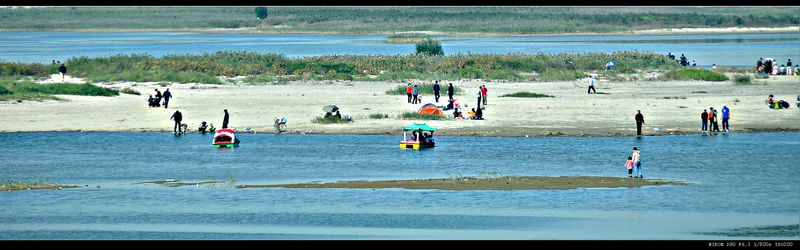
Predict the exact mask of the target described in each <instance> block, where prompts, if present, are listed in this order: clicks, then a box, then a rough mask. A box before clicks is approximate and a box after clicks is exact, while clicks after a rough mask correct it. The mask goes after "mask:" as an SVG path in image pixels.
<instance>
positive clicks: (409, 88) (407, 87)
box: [406, 83, 411, 103]
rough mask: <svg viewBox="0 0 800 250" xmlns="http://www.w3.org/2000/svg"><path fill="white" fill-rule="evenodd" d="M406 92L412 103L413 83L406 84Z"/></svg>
mask: <svg viewBox="0 0 800 250" xmlns="http://www.w3.org/2000/svg"><path fill="white" fill-rule="evenodd" d="M406 94H407V95H408V103H411V84H410V83H409V84H408V86H406Z"/></svg>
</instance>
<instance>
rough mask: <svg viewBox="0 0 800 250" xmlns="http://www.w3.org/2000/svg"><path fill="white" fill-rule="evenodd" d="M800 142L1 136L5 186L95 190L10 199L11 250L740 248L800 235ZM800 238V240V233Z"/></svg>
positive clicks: (6, 223) (7, 234)
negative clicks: (348, 185) (133, 244)
mask: <svg viewBox="0 0 800 250" xmlns="http://www.w3.org/2000/svg"><path fill="white" fill-rule="evenodd" d="M799 135H800V134H798V133H756V134H720V135H715V136H703V135H685V136H652V137H644V138H640V139H637V138H632V137H618V138H492V137H437V143H438V144H437V147H436V148H432V149H426V150H401V149H400V148H399V146H398V142H399V140H400V136H384V135H301V134H284V135H275V134H243V135H241V137H242V143H241V146H240V147H237V148H233V149H214V148H212V147H211V145H210V143H211V135H210V134H206V135H200V134H189V135H186V136H180V137H175V136H173V135H172V134H171V133H157V132H147V133H140V132H85V133H82V132H43V133H0V139H1V140H2V141H5V142H7V143H9V145H13V147H7V148H6V153H5V154H3V162H4V164H2V165H1V166H0V178H7V179H14V180H20V179H31V178H36V179H48V180H51V181H55V182H57V183H59V184H66V185H79V186H81V187H79V188H70V189H63V190H43V191H14V192H0V201H2V204H3V205H2V208H3V209H2V210H0V225H2V227H0V238H1V239H731V238H732V237H725V236H714V235H707V234H704V233H708V232H717V231H722V230H728V229H735V228H741V227H758V226H773V225H796V224H798V222H799V221H800V220H799V219H798V214H800V213H798V212H800V209H798V207H800V206H798V205H800V196H799V195H798V192H797V191H798V187H800V173H799V172H798V166H797V162H798V160H800V147H798V146H799V145H800V137H799ZM632 147H638V148H639V149H640V150H641V151H642V158H643V172H644V176H645V177H646V178H654V179H669V180H677V181H685V182H690V183H692V184H691V185H685V186H657V187H642V188H603V189H574V190H517V191H486V190H472V191H441V190H406V189H376V190H373V189H284V188H252V189H236V188H232V187H231V184H230V182H225V183H218V184H214V185H197V186H181V187H167V186H162V185H158V184H142V183H141V182H147V181H155V180H167V179H175V180H180V181H183V182H202V181H207V180H219V181H230V180H234V181H235V184H236V185H240V184H275V183H298V182H299V183H303V182H314V181H322V182H331V181H350V180H388V179H417V178H449V176H451V175H459V174H460V175H463V176H478V177H481V176H491V175H494V174H499V175H505V176H511V175H516V176H528V175H532V176H563V175H585V176H626V175H627V173H626V170H625V168H624V167H623V163H624V162H625V160H626V159H627V157H628V156H629V155H630V153H631V148H632ZM794 239H796V238H794Z"/></svg>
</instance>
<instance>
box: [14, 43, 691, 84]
mask: <svg viewBox="0 0 800 250" xmlns="http://www.w3.org/2000/svg"><path fill="white" fill-rule="evenodd" d="M609 61H615V62H616V65H615V66H614V67H615V71H617V72H621V73H624V72H633V71H635V70H641V69H644V70H656V69H658V70H668V69H673V68H679V67H680V65H679V64H678V63H677V62H676V61H674V60H671V59H669V58H668V57H667V56H666V55H661V54H654V53H652V52H638V51H618V52H615V53H610V54H609V53H578V54H566V53H558V54H544V53H538V54H522V53H509V54H476V53H469V54H453V55H447V56H427V55H424V54H411V53H410V54H407V55H325V56H312V57H302V58H295V57H287V56H285V55H283V54H275V53H257V52H245V51H220V52H216V53H203V54H200V55H192V54H184V55H180V54H177V55H175V54H173V55H165V56H162V57H155V56H152V55H148V54H131V55H123V54H119V55H112V56H107V57H100V58H89V57H85V56H82V57H77V58H75V57H73V58H71V59H69V60H68V61H66V65H67V67H68V68H69V74H70V75H71V76H75V77H81V78H85V79H86V80H87V81H88V82H113V81H140V82H159V81H165V82H200V83H220V80H219V77H220V76H225V77H236V76H247V77H248V78H247V79H248V80H247V81H249V82H254V83H257V82H270V81H281V80H283V81H295V80H363V81H370V80H375V81H392V80H396V81H402V80H406V79H423V80H427V79H430V80H452V79H461V78H470V79H504V80H511V81H517V80H526V81H549V80H573V79H579V78H583V77H587V75H586V74H585V73H584V72H588V71H593V70H603V69H605V65H606V63H607V62H609ZM58 66H59V65H49V64H48V65H45V64H40V63H31V64H26V63H3V62H0V76H4V77H11V76H43V75H47V74H57V68H58Z"/></svg>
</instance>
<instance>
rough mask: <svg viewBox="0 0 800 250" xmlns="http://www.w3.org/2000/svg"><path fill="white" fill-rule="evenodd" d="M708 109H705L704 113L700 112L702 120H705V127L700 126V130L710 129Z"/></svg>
mask: <svg viewBox="0 0 800 250" xmlns="http://www.w3.org/2000/svg"><path fill="white" fill-rule="evenodd" d="M706 111H707V110H705V109H704V110H703V113H700V120H702V121H703V127H701V128H700V131H703V132H706V130H708V112H706Z"/></svg>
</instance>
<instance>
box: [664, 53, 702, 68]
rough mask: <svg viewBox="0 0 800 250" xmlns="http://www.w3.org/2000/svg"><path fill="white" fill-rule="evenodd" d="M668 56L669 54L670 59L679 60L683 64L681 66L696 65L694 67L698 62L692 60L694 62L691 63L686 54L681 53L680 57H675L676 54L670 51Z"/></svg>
mask: <svg viewBox="0 0 800 250" xmlns="http://www.w3.org/2000/svg"><path fill="white" fill-rule="evenodd" d="M668 56H669V59H672V60H675V61H677V62H678V63H680V64H681V66H684V67H686V66H694V67H696V66H697V63H695V62H694V60H692V62H691V63H690V62H689V60H688V59H686V55H684V54H681V57H680V59H675V55H674V54H672V52H670V53H669V55H668Z"/></svg>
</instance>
